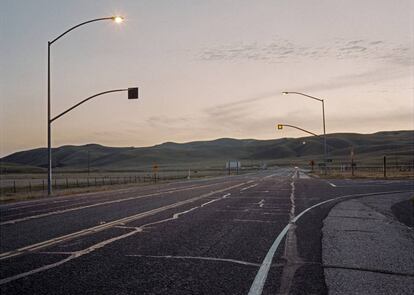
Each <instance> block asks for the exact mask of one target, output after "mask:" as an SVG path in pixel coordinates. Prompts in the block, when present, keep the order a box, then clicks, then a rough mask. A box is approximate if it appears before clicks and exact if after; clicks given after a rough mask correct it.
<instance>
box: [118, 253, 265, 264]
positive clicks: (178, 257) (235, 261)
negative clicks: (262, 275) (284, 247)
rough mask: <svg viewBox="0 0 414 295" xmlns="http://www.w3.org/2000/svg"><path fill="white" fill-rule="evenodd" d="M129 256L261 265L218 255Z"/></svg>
mask: <svg viewBox="0 0 414 295" xmlns="http://www.w3.org/2000/svg"><path fill="white" fill-rule="evenodd" d="M126 256H127V257H142V258H164V259H194V260H208V261H219V262H230V263H236V264H242V265H249V266H259V265H260V264H258V263H252V262H247V261H242V260H236V259H227V258H216V257H203V256H172V255H164V256H158V255H138V254H136V255H126Z"/></svg>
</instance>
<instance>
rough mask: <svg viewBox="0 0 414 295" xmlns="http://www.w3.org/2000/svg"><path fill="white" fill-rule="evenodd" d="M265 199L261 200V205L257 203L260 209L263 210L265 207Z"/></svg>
mask: <svg viewBox="0 0 414 295" xmlns="http://www.w3.org/2000/svg"><path fill="white" fill-rule="evenodd" d="M264 201H265V200H264V199H261V200H260V202H259V203H257V205H259V207H260V208H263V206H264Z"/></svg>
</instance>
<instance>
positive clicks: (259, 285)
mask: <svg viewBox="0 0 414 295" xmlns="http://www.w3.org/2000/svg"><path fill="white" fill-rule="evenodd" d="M408 192H410V191H393V192H377V193H368V194H356V195H346V196H341V197H337V198H333V199H329V200H326V201H323V202H320V203H317V204H315V205H313V206H311V207H309V208H307V209H305V210H304V211H302V212H301V213H300V214H299V215H298V216H296V217H295V218H294V219H293V220H292V222H290V223H288V224H287V225H286V226H285V227H284V228H283V230H282V231H281V232H280V234H279V235H278V236H277V238H276V240H275V241H274V242H273V244H272V246H271V247H270V249H269V251H268V252H267V254H266V256H265V258H264V260H263V262H262V265H261V266H260V268H259V271H258V272H257V274H256V277H255V278H254V281H253V283H252V285H251V286H250V290H249V295H260V294H262V292H263V287H264V285H265V283H266V278H267V275H268V273H269V269H270V266H271V264H272V260H273V256H274V255H275V253H276V250H277V248H278V247H279V244H280V242H281V241H282V240H283V238H284V237H285V235H286V233H287V232H288V230H289V228H290V227H291V226H292V224H293V223H296V222H297V221H298V220H299V218H301V217H302V216H303V215H304V214H305V213H306V212H308V211H310V210H312V209H314V208H316V207H319V206H320V205H323V204H326V203H329V202H332V201H337V200H341V199H349V198H356V197H364V196H375V195H386V194H396V193H408ZM411 192H412V191H411Z"/></svg>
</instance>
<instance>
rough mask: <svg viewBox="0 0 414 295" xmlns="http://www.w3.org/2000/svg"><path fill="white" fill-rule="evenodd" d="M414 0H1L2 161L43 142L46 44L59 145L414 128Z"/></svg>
mask: <svg viewBox="0 0 414 295" xmlns="http://www.w3.org/2000/svg"><path fill="white" fill-rule="evenodd" d="M413 12H414V1H413V0H399V1H390V0H364V1H360V0H358V1H357V0H342V1H340V0H311V1H306V0H300V1H299V0H278V1H276V0H273V1H264V0H260V1H241V0H240V1H223V0H217V1H215V0H209V1H201V0H200V1H197V0H187V1H184V0H176V1H167V0H165V1H154V0H146V1H143V0H141V1H132V0H131V1H105V0H99V1H92V0H88V1H85V0H83V1H75V0H71V1H56V0H55V1H43V0H38V1H24V0H1V6H0V22H1V23H0V38H1V45H0V69H1V70H0V83H1V84H0V98H1V103H0V116H1V118H0V126H1V127H0V132H1V138H0V140H1V143H0V156H4V155H7V154H10V153H12V152H15V151H21V150H26V149H31V148H36V147H45V146H46V145H47V142H46V139H47V137H46V136H47V134H46V127H47V125H46V111H47V108H46V103H47V96H46V95H47V88H46V86H47V71H46V70H47V41H49V40H52V39H54V38H55V37H57V36H58V35H59V34H61V33H62V32H64V31H65V30H66V29H68V28H70V27H71V26H73V25H76V24H78V23H80V22H83V21H86V20H89V19H93V18H98V17H106V16H112V15H122V16H124V17H125V22H124V23H122V24H115V23H114V22H112V21H102V22H96V23H92V24H89V25H86V26H83V27H80V28H78V29H76V30H74V31H73V32H71V33H69V34H68V35H66V36H64V37H63V38H62V39H60V40H58V41H57V42H56V43H55V44H53V46H52V67H51V68H52V114H54V115H56V114H58V113H60V112H62V111H64V110H65V109H67V108H69V107H70V106H72V105H73V104H75V103H77V102H78V101H80V100H82V99H84V98H86V97H88V96H91V95H93V94H95V93H98V92H102V91H106V90H110V89H117V88H127V87H131V86H138V87H139V88H140V99H139V100H128V99H127V97H126V94H125V93H115V94H109V95H105V96H101V97H98V98H96V99H95V100H93V101H90V102H88V103H86V104H85V105H82V106H81V107H79V108H78V109H76V110H74V111H72V112H71V113H69V114H67V115H66V116H64V117H62V118H60V119H59V120H57V121H55V122H54V123H53V137H52V139H53V146H54V147H57V146H60V145H66V144H74V145H79V144H87V143H99V144H102V145H108V146H149V145H154V144H159V143H162V142H166V141H175V142H187V141H194V140H209V139H215V138H221V137H233V138H256V139H274V138H281V137H299V136H306V134H304V133H301V132H299V131H295V130H292V129H284V130H283V131H277V130H276V128H275V125H276V124H277V123H285V124H291V125H297V126H299V127H302V128H305V129H308V130H310V131H312V132H315V133H322V115H321V104H320V103H318V102H317V101H313V100H311V99H306V98H305V97H301V96H298V95H288V96H284V95H282V94H281V92H282V91H299V92H304V93H307V94H309V95H313V96H317V97H320V98H324V99H325V100H326V119H327V132H328V133H333V132H358V133H373V132H377V131H383V130H412V129H414V89H413V87H414V86H413V85H414V62H413V56H414V37H413V36H414V33H413V30H414V21H413V19H414V14H413Z"/></svg>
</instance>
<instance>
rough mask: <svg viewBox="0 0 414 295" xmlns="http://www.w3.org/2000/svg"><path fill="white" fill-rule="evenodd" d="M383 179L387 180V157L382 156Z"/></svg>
mask: <svg viewBox="0 0 414 295" xmlns="http://www.w3.org/2000/svg"><path fill="white" fill-rule="evenodd" d="M384 178H387V156H384Z"/></svg>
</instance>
